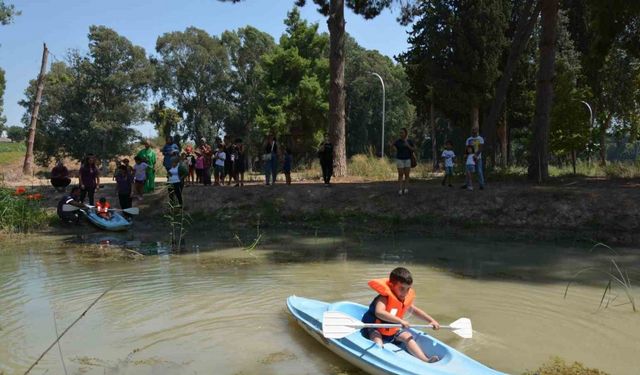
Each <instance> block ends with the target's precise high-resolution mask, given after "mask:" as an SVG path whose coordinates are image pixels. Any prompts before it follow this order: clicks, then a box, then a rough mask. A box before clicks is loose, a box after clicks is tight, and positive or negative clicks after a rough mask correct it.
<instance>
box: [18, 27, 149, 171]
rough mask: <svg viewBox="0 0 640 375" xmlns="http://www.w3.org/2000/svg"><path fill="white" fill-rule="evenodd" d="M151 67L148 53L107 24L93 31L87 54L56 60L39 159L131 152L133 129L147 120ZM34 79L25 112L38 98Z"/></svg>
mask: <svg viewBox="0 0 640 375" xmlns="http://www.w3.org/2000/svg"><path fill="white" fill-rule="evenodd" d="M152 77H153V69H152V67H151V65H150V64H149V61H148V59H147V57H146V55H145V51H144V49H142V48H141V47H137V46H134V45H133V44H132V43H131V42H130V41H129V40H127V39H126V38H125V37H123V36H120V35H118V34H117V33H116V32H115V31H113V30H111V29H109V28H106V27H104V26H91V27H90V29H89V52H88V54H86V55H82V54H80V53H79V52H78V51H71V52H69V54H68V56H67V62H66V63H64V62H56V63H54V64H53V65H52V66H51V72H50V73H49V74H48V75H47V77H46V81H45V87H46V88H47V94H46V95H44V97H43V101H42V105H41V107H40V120H41V122H40V125H39V126H38V128H37V131H38V132H37V135H36V144H35V149H36V153H37V154H36V157H37V160H38V162H39V163H40V164H47V163H48V161H49V158H50V157H57V158H61V157H64V156H70V157H73V158H75V159H78V160H79V159H81V158H83V157H84V156H85V155H86V154H88V153H94V154H97V155H98V156H99V157H100V158H102V159H111V158H113V157H115V156H116V155H122V154H127V153H129V151H130V149H129V147H130V144H131V142H132V140H133V139H134V138H135V137H136V135H137V133H136V132H135V131H134V130H133V129H132V128H131V125H133V124H135V123H139V122H141V121H143V120H144V119H145V118H146V113H145V109H144V103H143V102H144V100H145V99H146V97H147V91H148V87H149V83H150V81H151V79H152ZM35 91H36V81H35V80H34V81H31V83H30V85H29V87H28V88H27V90H26V93H25V96H26V99H25V100H23V101H22V102H21V103H20V104H21V105H22V106H23V107H25V109H26V110H27V113H26V114H25V116H24V118H23V121H24V122H25V124H26V123H28V121H29V118H30V111H31V103H32V102H33V98H34V97H35Z"/></svg>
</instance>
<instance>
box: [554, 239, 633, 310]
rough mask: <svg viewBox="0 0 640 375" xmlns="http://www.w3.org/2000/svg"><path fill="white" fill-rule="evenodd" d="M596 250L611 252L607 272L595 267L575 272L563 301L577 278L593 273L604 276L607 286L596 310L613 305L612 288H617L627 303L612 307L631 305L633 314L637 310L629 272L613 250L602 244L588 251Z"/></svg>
mask: <svg viewBox="0 0 640 375" xmlns="http://www.w3.org/2000/svg"><path fill="white" fill-rule="evenodd" d="M597 248H605V249H608V250H610V251H611V252H612V254H613V257H611V258H609V268H608V270H604V269H600V268H597V267H587V268H584V269H581V270H580V271H578V272H576V273H575V274H574V275H573V277H572V278H571V280H570V281H569V282H568V283H567V286H566V288H565V290H564V298H565V299H566V298H567V295H568V293H569V288H570V287H571V285H572V284H573V283H574V282H576V281H577V278H578V276H580V275H581V274H584V273H589V272H594V273H599V274H601V275H604V276H605V277H606V278H607V284H606V285H605V288H604V291H603V293H602V298H600V304H599V305H598V309H606V308H607V307H609V305H610V304H611V303H613V302H614V301H615V300H616V298H617V295H615V294H614V288H615V287H618V288H620V289H622V291H623V292H624V295H625V296H626V298H627V300H628V302H624V303H620V304H617V305H614V306H622V305H631V309H632V310H633V311H634V312H637V311H638V310H637V307H636V301H635V296H634V295H633V289H632V287H631V279H630V278H629V272H628V271H627V270H626V269H625V268H624V267H623V266H622V265H620V264H619V263H618V262H617V261H616V258H615V257H617V256H618V253H617V252H616V251H615V250H613V249H612V248H611V247H610V246H607V245H605V244H603V243H597V244H595V245H594V246H593V247H592V248H591V250H590V251H593V250H594V249H597Z"/></svg>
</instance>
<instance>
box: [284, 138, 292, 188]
mask: <svg viewBox="0 0 640 375" xmlns="http://www.w3.org/2000/svg"><path fill="white" fill-rule="evenodd" d="M292 165H293V154H292V153H291V149H290V148H289V147H287V148H285V149H284V165H283V166H282V172H284V177H285V180H286V182H287V185H291V169H292Z"/></svg>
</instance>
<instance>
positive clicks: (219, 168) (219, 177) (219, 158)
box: [214, 148, 227, 186]
mask: <svg viewBox="0 0 640 375" xmlns="http://www.w3.org/2000/svg"><path fill="white" fill-rule="evenodd" d="M214 159H215V166H214V168H215V176H214V177H215V180H214V181H215V183H214V185H215V186H219V185H220V183H221V182H222V183H224V178H223V176H224V161H225V160H227V154H226V153H225V152H224V148H219V149H218V152H216V154H215V156H214Z"/></svg>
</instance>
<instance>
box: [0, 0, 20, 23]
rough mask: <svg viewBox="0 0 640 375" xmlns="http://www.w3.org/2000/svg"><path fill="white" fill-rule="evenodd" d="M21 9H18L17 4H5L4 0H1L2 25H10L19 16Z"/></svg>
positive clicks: (0, 16) (0, 14)
mask: <svg viewBox="0 0 640 375" xmlns="http://www.w3.org/2000/svg"><path fill="white" fill-rule="evenodd" d="M20 14H21V13H20V11H18V10H16V7H15V5H13V4H9V5H7V4H5V2H4V0H0V25H8V24H10V23H11V22H13V20H14V19H15V17H16V16H19V15H20Z"/></svg>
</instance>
